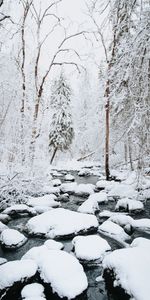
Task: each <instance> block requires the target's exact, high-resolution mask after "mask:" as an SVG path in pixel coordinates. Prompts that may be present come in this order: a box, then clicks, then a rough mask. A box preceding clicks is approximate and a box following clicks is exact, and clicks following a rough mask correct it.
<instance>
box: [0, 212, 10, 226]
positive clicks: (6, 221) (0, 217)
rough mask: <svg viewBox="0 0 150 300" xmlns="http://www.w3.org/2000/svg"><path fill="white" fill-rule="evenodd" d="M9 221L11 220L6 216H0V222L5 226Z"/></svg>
mask: <svg viewBox="0 0 150 300" xmlns="http://www.w3.org/2000/svg"><path fill="white" fill-rule="evenodd" d="M10 220H11V218H10V216H8V215H7V214H4V213H2V214H0V222H2V223H4V224H7V223H8V222H9V221H10Z"/></svg>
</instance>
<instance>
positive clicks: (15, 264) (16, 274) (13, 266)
mask: <svg viewBox="0 0 150 300" xmlns="http://www.w3.org/2000/svg"><path fill="white" fill-rule="evenodd" d="M36 272H37V264H36V262H34V261H33V260H31V259H27V260H15V261H10V262H7V263H5V264H3V265H1V266H0V290H3V289H7V288H9V287H11V286H12V285H13V284H14V283H15V282H19V281H24V280H25V279H27V278H31V277H33V276H34V275H35V274H36Z"/></svg>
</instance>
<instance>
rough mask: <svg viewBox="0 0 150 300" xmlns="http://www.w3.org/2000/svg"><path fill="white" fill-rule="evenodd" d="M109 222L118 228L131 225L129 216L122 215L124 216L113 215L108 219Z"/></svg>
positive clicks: (131, 221)
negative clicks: (118, 226)
mask: <svg viewBox="0 0 150 300" xmlns="http://www.w3.org/2000/svg"><path fill="white" fill-rule="evenodd" d="M109 221H112V222H114V223H116V224H118V225H120V226H123V227H124V226H126V225H131V226H132V223H133V218H131V217H130V216H127V215H124V214H119V213H116V214H113V215H112V216H111V217H110V218H109Z"/></svg>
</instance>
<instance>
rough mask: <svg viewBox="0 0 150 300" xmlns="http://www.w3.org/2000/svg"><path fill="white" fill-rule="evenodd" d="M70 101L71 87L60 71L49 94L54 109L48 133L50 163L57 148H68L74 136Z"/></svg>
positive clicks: (62, 149)
mask: <svg viewBox="0 0 150 300" xmlns="http://www.w3.org/2000/svg"><path fill="white" fill-rule="evenodd" d="M70 101H71V88H70V86H69V84H68V82H67V80H66V78H65V76H64V74H63V72H61V74H60V76H59V78H58V79H56V80H55V81H54V83H53V86H52V94H51V107H52V108H53V110H54V113H53V116H52V122H51V125H50V134H49V147H50V150H51V147H52V148H53V154H52V158H51V163H52V162H53V159H54V157H55V155H56V152H57V151H58V150H60V151H64V150H67V149H69V147H70V145H71V143H72V140H73V137H74V129H73V123H72V116H71V108H70Z"/></svg>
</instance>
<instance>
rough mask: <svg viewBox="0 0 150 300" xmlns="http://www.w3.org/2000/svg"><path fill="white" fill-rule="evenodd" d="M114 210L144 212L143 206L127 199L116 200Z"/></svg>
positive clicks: (138, 202) (136, 201)
mask: <svg viewBox="0 0 150 300" xmlns="http://www.w3.org/2000/svg"><path fill="white" fill-rule="evenodd" d="M115 209H116V210H122V209H123V210H125V211H127V212H128V211H129V212H130V211H137V212H138V211H141V210H144V205H143V203H142V202H140V201H138V200H133V199H132V200H131V199H129V198H123V199H120V200H118V202H117V204H116V207H115Z"/></svg>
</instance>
